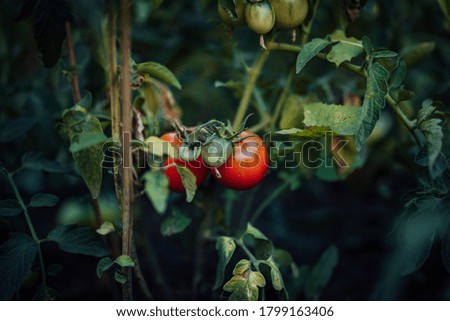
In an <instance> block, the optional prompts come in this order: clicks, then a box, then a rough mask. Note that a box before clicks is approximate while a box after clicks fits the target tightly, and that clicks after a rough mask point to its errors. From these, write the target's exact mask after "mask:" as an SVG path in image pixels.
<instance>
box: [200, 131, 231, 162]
mask: <svg viewBox="0 0 450 321" xmlns="http://www.w3.org/2000/svg"><path fill="white" fill-rule="evenodd" d="M232 152H233V144H232V143H231V142H230V141H229V140H227V139H225V138H221V137H216V138H214V139H213V140H211V142H209V143H207V144H205V145H203V148H202V160H203V163H204V164H205V165H206V166H208V167H219V166H222V165H223V164H225V162H226V161H227V160H228V158H229V157H230V156H231V153H232Z"/></svg>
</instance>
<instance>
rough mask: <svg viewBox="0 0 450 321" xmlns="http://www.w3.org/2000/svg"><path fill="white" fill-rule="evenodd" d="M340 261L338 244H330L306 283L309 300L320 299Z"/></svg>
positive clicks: (306, 293)
mask: <svg viewBox="0 0 450 321" xmlns="http://www.w3.org/2000/svg"><path fill="white" fill-rule="evenodd" d="M338 261H339V252H338V249H337V247H336V246H334V245H332V246H330V247H329V248H328V249H327V250H326V251H325V252H324V253H323V254H322V256H321V257H320V259H319V261H318V262H317V263H316V264H315V265H314V266H313V267H312V269H311V272H310V273H309V275H308V279H307V280H306V284H305V296H306V299H307V300H318V299H319V297H320V294H321V293H322V291H323V289H324V288H325V286H326V285H327V284H328V282H329V281H330V279H331V275H332V274H333V271H334V268H335V267H336V265H337V263H338Z"/></svg>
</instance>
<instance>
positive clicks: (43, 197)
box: [29, 193, 59, 207]
mask: <svg viewBox="0 0 450 321" xmlns="http://www.w3.org/2000/svg"><path fill="white" fill-rule="evenodd" d="M58 202H59V198H58V196H56V195H53V194H47V193H39V194H35V195H33V196H32V197H31V201H30V204H29V206H31V207H53V206H55V205H56V204H57V203H58Z"/></svg>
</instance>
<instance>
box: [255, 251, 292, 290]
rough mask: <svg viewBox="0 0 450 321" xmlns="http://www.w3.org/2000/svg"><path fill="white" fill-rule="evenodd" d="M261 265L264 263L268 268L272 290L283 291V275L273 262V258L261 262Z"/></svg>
mask: <svg viewBox="0 0 450 321" xmlns="http://www.w3.org/2000/svg"><path fill="white" fill-rule="evenodd" d="M261 263H264V264H266V265H268V266H269V267H270V277H271V279H272V285H273V288H274V289H275V290H277V291H281V290H283V289H285V288H286V286H285V284H284V280H283V275H282V274H281V272H280V269H279V268H278V266H277V264H276V263H275V261H274V260H273V257H272V256H271V257H269V258H268V259H267V260H266V261H262V262H261Z"/></svg>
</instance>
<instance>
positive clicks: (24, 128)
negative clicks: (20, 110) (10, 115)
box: [0, 117, 35, 143]
mask: <svg viewBox="0 0 450 321" xmlns="http://www.w3.org/2000/svg"><path fill="white" fill-rule="evenodd" d="M34 123H35V120H34V119H32V118H26V117H23V118H19V119H11V120H8V121H6V122H3V124H1V125H0V143H9V142H12V141H15V140H17V139H19V138H22V137H23V136H25V134H26V133H27V132H28V131H29V130H30V129H31V127H33V125H34Z"/></svg>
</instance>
